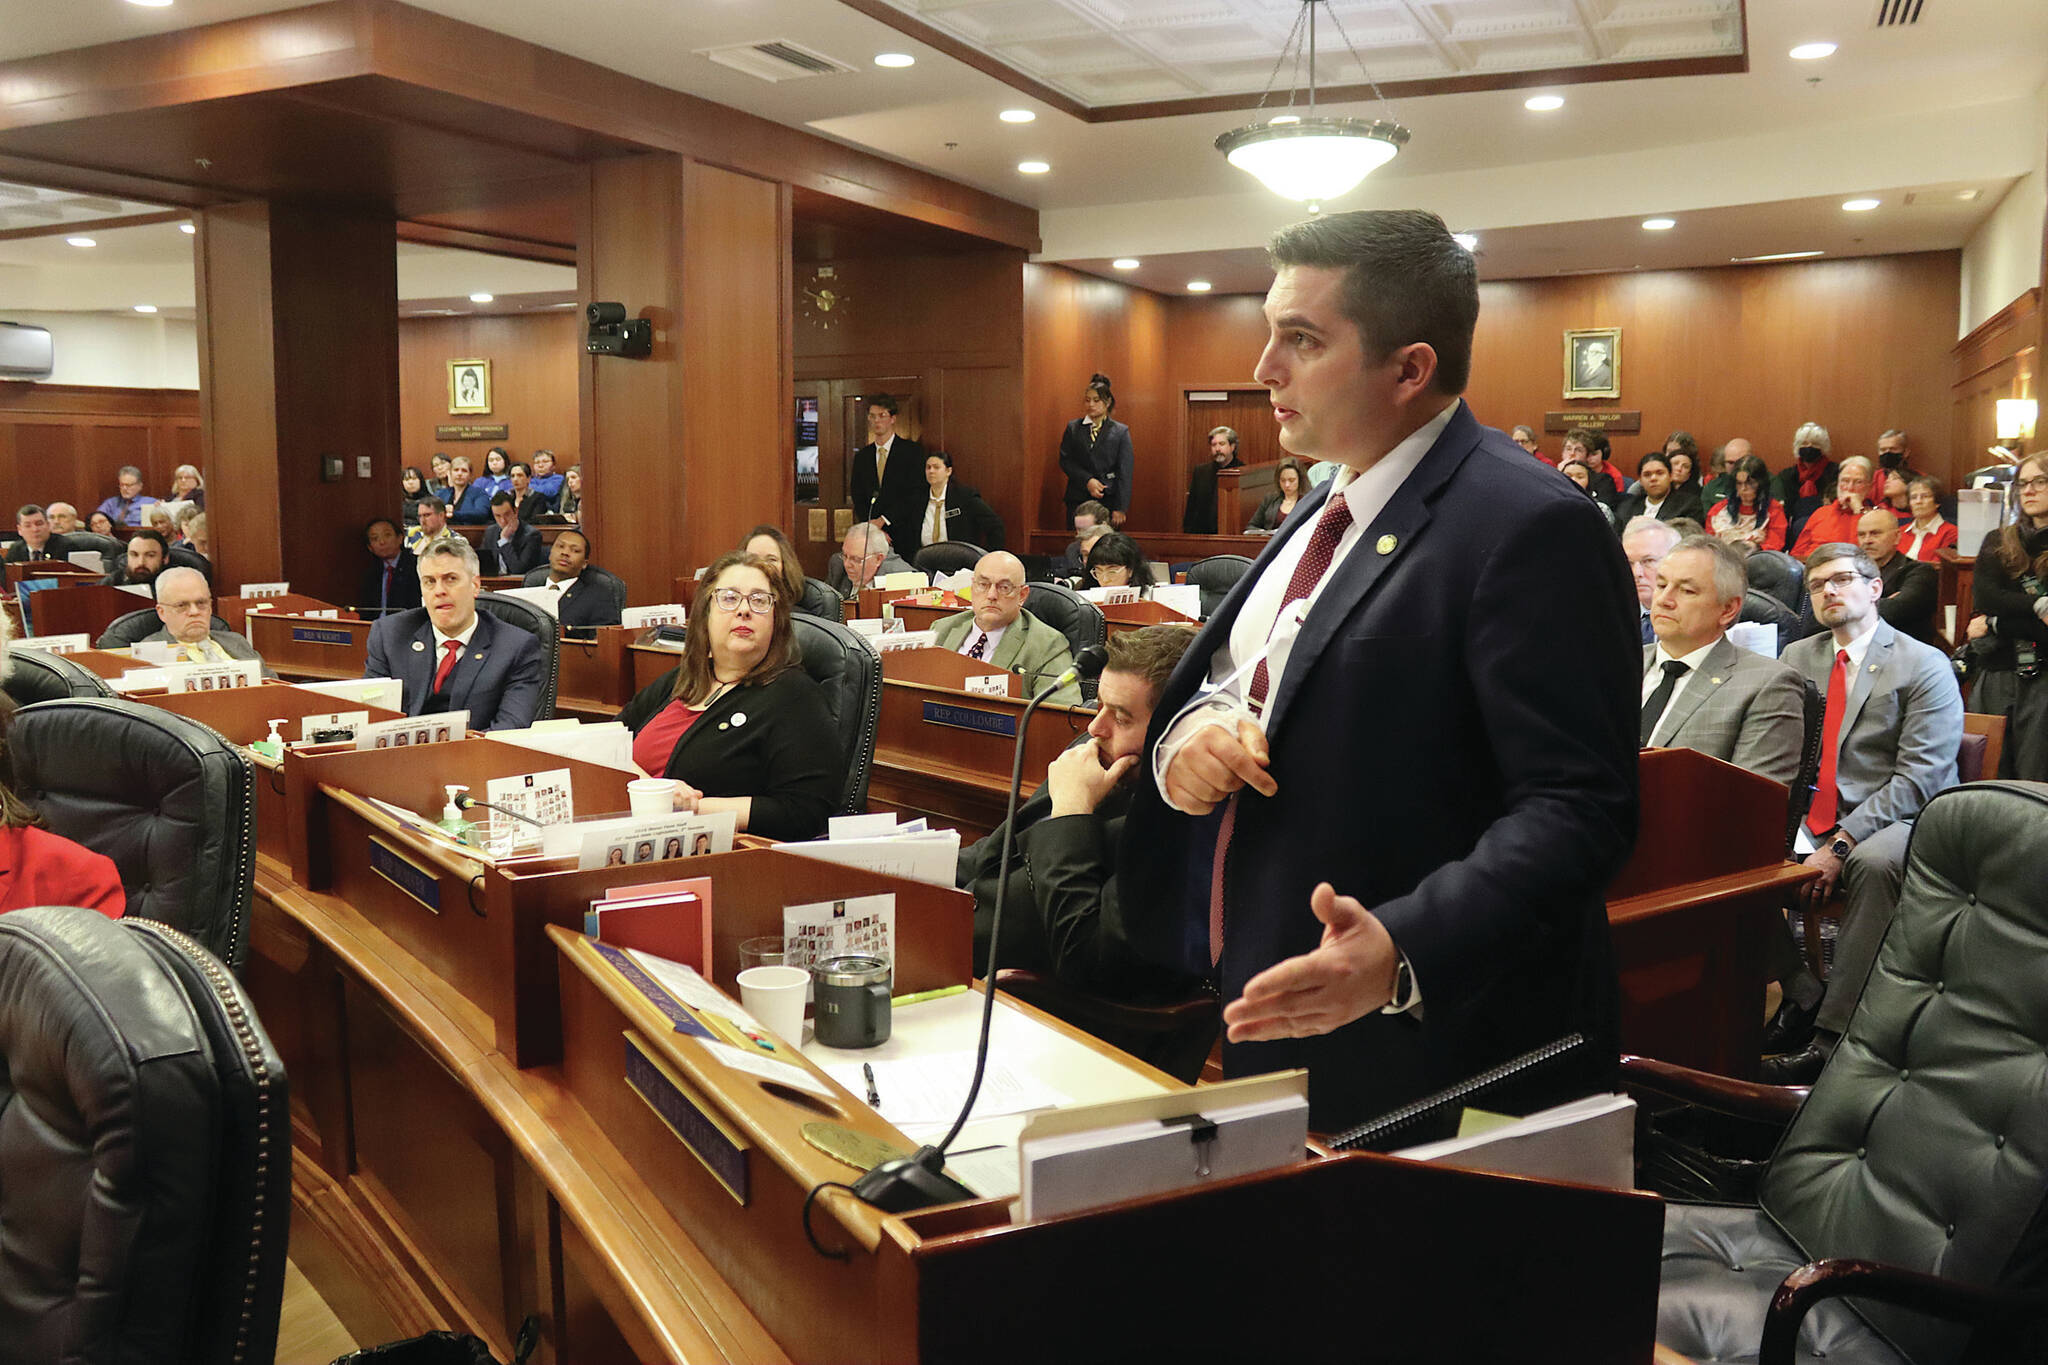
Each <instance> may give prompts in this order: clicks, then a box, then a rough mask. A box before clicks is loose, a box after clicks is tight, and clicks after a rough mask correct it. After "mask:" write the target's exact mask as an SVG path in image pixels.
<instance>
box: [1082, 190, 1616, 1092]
mask: <svg viewBox="0 0 2048 1365" xmlns="http://www.w3.org/2000/svg"><path fill="white" fill-rule="evenodd" d="M1271 256H1272V260H1273V264H1274V266H1275V268H1276V271H1277V275H1276V278H1275V280H1274V282H1273V287H1272V289H1271V291H1270V292H1269V293H1268V294H1267V296H1266V306H1265V313H1266V320H1267V324H1268V328H1269V339H1268V341H1267V343H1266V348H1265V351H1264V354H1263V355H1262V356H1261V357H1260V358H1259V362H1258V367H1257V369H1256V370H1255V371H1254V377H1255V378H1257V379H1258V380H1259V382H1260V383H1262V384H1264V385H1265V386H1266V388H1267V390H1268V391H1269V393H1270V394H1271V398H1272V403H1273V408H1274V412H1275V415H1276V416H1277V417H1278V419H1279V423H1280V443H1281V445H1282V446H1283V447H1285V448H1286V449H1287V450H1288V451H1289V452H1291V453H1292V454H1295V455H1298V456H1300V457H1302V458H1303V459H1305V460H1306V459H1316V460H1334V461H1338V462H1340V463H1341V465H1342V466H1343V468H1341V469H1340V470H1339V471H1338V473H1337V474H1336V476H1335V477H1334V478H1332V479H1331V480H1330V481H1329V482H1328V483H1327V484H1325V485H1323V486H1322V487H1321V488H1318V489H1317V490H1316V491H1315V492H1313V493H1311V494H1310V495H1309V496H1308V497H1307V498H1305V499H1304V500H1303V502H1302V505H1301V507H1300V508H1299V509H1298V511H1297V512H1296V514H1295V515H1294V516H1293V517H1292V518H1291V519H1290V520H1289V522H1288V523H1287V526H1286V527H1284V528H1282V530H1281V532H1280V534H1278V535H1276V536H1274V537H1273V540H1272V542H1271V543H1269V544H1268V545H1267V546H1266V548H1265V550H1264V552H1263V553H1262V554H1261V555H1260V556H1259V559H1258V562H1257V563H1256V564H1254V565H1253V567H1252V569H1251V571H1250V572H1249V573H1247V574H1246V575H1245V576H1244V578H1243V579H1241V580H1240V581H1239V582H1238V584H1237V586H1236V588H1234V589H1233V590H1232V591H1231V593H1230V596H1229V597H1228V598H1226V599H1225V600H1224V602H1223V604H1222V606H1220V607H1219V608H1218V609H1217V610H1216V612H1215V614H1214V615H1213V616H1212V617H1211V618H1210V620H1209V623H1208V625H1207V626H1206V627H1205V628H1204V629H1203V631H1202V633H1201V635H1200V637H1199V638H1198V639H1197V640H1196V642H1195V645H1194V647H1193V648H1191V649H1190V650H1189V652H1188V656H1187V658H1186V659H1185V660H1183V661H1182V664H1181V666H1180V667H1179V668H1178V669H1177V670H1175V672H1174V674H1173V677H1172V678H1171V679H1170V680H1169V682H1168V684H1167V687H1166V690H1165V692H1164V694H1163V695H1162V696H1161V698H1160V702H1159V706H1158V708H1157V710H1156V711H1155V713H1154V719H1153V722H1152V727H1151V736H1150V738H1151V742H1152V745H1153V750H1152V756H1151V765H1152V773H1153V779H1154V781H1153V783H1152V784H1148V785H1146V786H1144V787H1143V788H1142V789H1141V790H1140V792H1139V794H1138V796H1137V799H1136V800H1135V801H1134V802H1133V804H1132V810H1131V815H1130V819H1129V823H1128V825H1127V826H1126V828H1125V834H1124V840H1123V860H1122V862H1121V864H1120V869H1119V873H1118V875H1119V877H1120V879H1121V881H1122V884H1123V885H1124V886H1125V887H1127V888H1132V889H1133V892H1135V889H1136V888H1141V887H1142V888H1144V890H1145V894H1146V896H1147V903H1146V904H1145V905H1144V906H1142V907H1137V908H1134V910H1133V911H1132V912H1131V913H1130V914H1127V919H1129V920H1130V921H1131V931H1132V933H1133V936H1134V938H1135V940H1136V941H1137V943H1138V945H1139V946H1140V947H1141V949H1143V950H1144V951H1145V952H1147V953H1148V955H1150V956H1153V957H1155V958H1157V959H1158V960H1160V961H1161V962H1162V963H1164V964H1167V965H1178V966H1180V967H1182V968H1183V969H1189V970H1195V971H1202V972H1207V971H1211V970H1212V969H1213V971H1214V973H1215V974H1216V976H1217V977H1218V978H1219V984H1220V987H1221V993H1222V997H1223V999H1224V1001H1225V1002H1226V1004H1225V1009H1224V1022H1225V1024H1226V1026H1227V1029H1228V1035H1229V1037H1228V1041H1227V1042H1226V1044H1225V1048H1224V1055H1223V1062H1224V1070H1225V1072H1226V1073H1228V1074H1231V1075H1244V1074H1247V1073H1252V1072H1260V1071H1267V1070H1272V1069H1274V1068H1279V1067H1292V1066H1306V1067H1307V1068H1308V1071H1309V1105H1310V1121H1311V1124H1312V1126H1314V1127H1315V1128H1317V1129H1334V1128H1340V1127H1343V1126H1345V1125H1349V1124H1352V1123H1356V1122H1358V1121H1360V1120H1362V1119H1366V1118H1369V1117H1372V1116H1374V1115H1377V1114H1380V1113H1383V1112H1385V1111H1386V1110H1388V1109H1391V1108H1393V1107H1395V1106H1397V1105H1399V1104H1402V1103H1404V1102H1406V1101H1409V1100H1412V1099H1416V1098H1418V1097H1420V1096H1422V1095H1425V1094H1428V1093H1430V1092H1432V1091H1434V1090H1436V1089H1439V1088H1441V1087H1443V1086H1446V1085H1449V1084H1451V1083H1453V1082H1456V1081H1458V1080H1461V1079H1463V1078H1465V1077H1468V1076H1470V1075H1472V1074H1474V1073H1476V1072H1479V1071H1482V1070H1485V1069H1486V1068H1488V1067H1491V1066H1494V1065H1496V1064H1498V1063H1500V1062H1503V1061H1506V1060H1508V1059H1509V1058H1512V1057H1514V1056H1516V1055H1518V1054H1520V1053H1522V1052H1524V1051H1527V1050H1529V1049H1532V1048H1535V1047H1538V1046H1540V1045H1542V1044H1544V1043H1548V1042H1551V1041H1553V1040H1555V1039H1557V1038H1559V1037H1561V1036H1563V1035H1566V1034H1569V1033H1572V1032H1574V1031H1578V1032H1581V1033H1584V1034H1585V1035H1586V1036H1587V1038H1588V1039H1589V1040H1590V1041H1591V1044H1592V1046H1591V1047H1590V1048H1589V1049H1586V1050H1585V1052H1584V1053H1583V1057H1582V1061H1581V1062H1580V1063H1578V1064H1575V1065H1573V1066H1568V1067H1565V1068H1560V1069H1559V1070H1557V1071H1553V1072H1549V1073H1546V1074H1543V1075H1541V1076H1539V1077H1537V1078H1536V1079H1535V1080H1534V1081H1533V1082H1532V1083H1529V1084H1525V1085H1523V1086H1521V1087H1518V1093H1516V1094H1514V1095H1512V1096H1511V1097H1510V1098H1509V1099H1508V1100H1504V1101H1503V1103H1506V1104H1511V1105H1513V1106H1515V1107H1516V1108H1517V1112H1519V1111H1520V1107H1524V1106H1528V1105H1533V1104H1542V1103H1546V1102H1554V1101H1556V1100H1559V1099H1561V1098H1565V1097H1568V1096H1571V1095H1574V1094H1584V1093H1586V1092H1587V1091H1588V1090H1591V1089H1594V1088H1596V1087H1598V1086H1601V1085H1603V1084H1605V1083H1607V1081H1608V1078H1609V1076H1610V1075H1611V1073H1612V1070H1613V1067H1614V1060H1615V1054H1616V1049H1617V1031H1618V1024H1617V1011H1618V1006H1617V998H1616V997H1617V986H1616V982H1615V975H1614V963H1613V956H1612V948H1611V945H1610V942H1609V939H1608V931H1607V914H1606V908H1605V905H1604V903H1603V899H1602V891H1603V889H1604V887H1605V886H1606V884H1607V882H1608V880H1609V878H1610V877H1612V876H1613V874H1614V872H1615V871H1616V869H1618V868H1619V867H1620V866H1621V864H1622V862H1623V860H1624V859H1625V858H1626V857H1627V855H1628V853H1629V850H1630V848H1631V847H1632V845H1633V842H1634V838H1635V828H1636V729H1637V724H1638V714H1637V713H1638V711H1639V709H1640V707H1639V703H1638V699H1637V695H1636V693H1637V688H1638V679H1639V678H1640V670H1641V663H1640V655H1639V652H1638V650H1639V647H1638V646H1637V645H1636V644H1635V643H1633V642H1634V639H1635V633H1634V632H1633V631H1632V630H1631V629H1630V624H1629V623H1630V619H1631V617H1633V616H1634V615H1635V602H1634V601H1633V594H1632V593H1631V592H1630V583H1629V574H1628V569H1627V567H1626V566H1625V565H1624V563H1623V562H1622V557H1621V554H1620V553H1619V549H1618V546H1617V545H1616V543H1615V538H1614V536H1613V535H1612V534H1611V533H1607V532H1606V527H1605V518H1604V517H1603V516H1602V515H1601V514H1600V512H1599V511H1598V509H1596V508H1594V507H1592V506H1590V505H1589V504H1588V502H1587V500H1586V499H1585V498H1584V497H1583V496H1582V495H1581V494H1580V493H1579V490H1577V489H1576V488H1573V487H1572V486H1571V485H1570V484H1569V483H1568V482H1566V481H1565V480H1562V479H1558V478H1555V477H1554V476H1553V475H1552V474H1551V473H1550V471H1548V470H1546V469H1544V468H1543V467H1542V466H1541V465H1539V464H1537V463H1536V462H1535V461H1533V460H1531V459H1530V458H1529V457H1528V456H1527V455H1526V454H1524V453H1523V452H1522V451H1521V450H1520V449H1518V448H1516V447H1515V446H1514V445H1512V444H1510V443H1509V441H1508V439H1507V438H1506V437H1505V436H1503V435H1501V434H1500V433H1498V432H1496V431H1493V430H1490V429H1487V428H1483V427H1481V426H1480V425H1479V422H1478V421H1477V419H1475V418H1474V417H1473V415H1472V413H1471V411H1470V410H1469V409H1468V408H1467V407H1466V406H1465V405H1464V403H1463V402H1462V401H1460V399H1459V397H1458V395H1459V394H1460V393H1461V392H1462V391H1463V390H1464V388H1465V385H1466V381H1467V378H1468V374H1469V370H1470V368H1471V353H1472V350H1471V348H1472V333H1473V328H1474V325H1475V323H1476V321H1477V317H1478V311H1479V292H1478V281H1477V271H1476V268H1475V266H1474V263H1473V260H1472V256H1471V253H1469V252H1467V251H1465V250H1464V249H1463V248H1462V247H1460V246H1458V244H1457V243H1456V242H1455V241H1453V240H1452V238H1451V235H1450V233H1449V232H1448V231H1447V230H1446V228H1445V227H1444V224H1443V222H1442V221H1441V220H1440V219H1438V218H1437V217H1435V216H1434V215H1433V214H1428V213H1420V212H1408V211H1399V212H1396V211H1377V212H1364V213H1344V214H1333V215H1329V216H1326V217H1322V218H1316V219H1311V220H1310V221H1308V222H1305V223H1299V224H1296V225H1295V226H1293V227H1290V228H1287V229H1284V230H1283V231H1281V232H1280V233H1279V234H1278V235H1277V236H1276V237H1275V238H1274V239H1273V242H1272V245H1271ZM1559 584H1570V585H1571V588H1572V590H1571V591H1569V592H1564V591H1559V590H1558V585H1559ZM1560 660H1570V661H1571V663H1570V666H1569V667H1563V666H1560V663H1559V661H1560ZM1127 894H1130V893H1127Z"/></svg>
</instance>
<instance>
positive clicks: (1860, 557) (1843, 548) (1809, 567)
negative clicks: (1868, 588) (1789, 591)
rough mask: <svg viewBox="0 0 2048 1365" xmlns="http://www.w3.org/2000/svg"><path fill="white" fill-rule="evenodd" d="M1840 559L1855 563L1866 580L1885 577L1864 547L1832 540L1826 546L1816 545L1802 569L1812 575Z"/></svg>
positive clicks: (1857, 569)
mask: <svg viewBox="0 0 2048 1365" xmlns="http://www.w3.org/2000/svg"><path fill="white" fill-rule="evenodd" d="M1838 559H1847V560H1852V561H1854V563H1855V565H1856V572H1857V573H1860V574H1862V575H1863V576H1864V577H1865V578H1869V579H1878V578H1882V577H1884V574H1883V573H1882V572H1881V571H1880V570H1879V569H1878V567H1877V561H1876V560H1874V559H1872V558H1871V557H1870V556H1869V555H1867V554H1865V553H1863V547H1862V546H1860V545H1851V544H1850V543H1849V542H1848V541H1846V540H1831V541H1829V542H1828V543H1827V544H1825V545H1816V546H1815V547H1814V549H1813V553H1812V554H1810V555H1808V556H1807V557H1806V563H1805V564H1803V565H1801V566H1800V567H1801V568H1803V569H1804V570H1805V571H1806V572H1807V573H1812V572H1813V571H1814V570H1815V569H1818V568H1819V567H1820V566H1821V565H1823V564H1832V563H1834V562H1835V561H1836V560H1838Z"/></svg>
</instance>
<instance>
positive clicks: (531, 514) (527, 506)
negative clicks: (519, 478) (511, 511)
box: [513, 493, 555, 526]
mask: <svg viewBox="0 0 2048 1365" xmlns="http://www.w3.org/2000/svg"><path fill="white" fill-rule="evenodd" d="M513 496H514V497H518V495H517V494H516V493H515V494H514V495H513ZM554 510H555V504H554V501H553V499H551V498H549V497H548V495H547V494H545V493H528V494H527V495H526V496H525V497H524V498H522V499H520V501H519V520H521V521H522V522H525V523H526V524H527V525H529V526H531V525H532V524H533V523H534V522H536V521H539V520H540V519H541V518H542V517H544V516H546V515H547V514H548V513H550V512H552V511H554Z"/></svg>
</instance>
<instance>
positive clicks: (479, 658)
mask: <svg viewBox="0 0 2048 1365" xmlns="http://www.w3.org/2000/svg"><path fill="white" fill-rule="evenodd" d="M469 657H470V658H472V659H474V660H476V661H477V662H478V663H482V662H483V661H484V652H483V651H482V650H478V651H477V652H476V653H474V654H472V655H470V656H469Z"/></svg>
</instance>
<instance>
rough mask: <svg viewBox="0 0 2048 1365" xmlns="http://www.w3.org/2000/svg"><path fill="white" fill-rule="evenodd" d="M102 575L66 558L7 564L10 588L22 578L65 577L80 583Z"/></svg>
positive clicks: (97, 579) (92, 581)
mask: <svg viewBox="0 0 2048 1365" xmlns="http://www.w3.org/2000/svg"><path fill="white" fill-rule="evenodd" d="M108 567H109V568H112V567H113V566H112V565H109V566H108ZM103 577H105V575H104V574H96V573H94V572H93V571H92V570H91V569H88V568H86V567H85V566H84V565H83V564H73V563H72V562H71V561H70V560H68V559H38V560H35V561H33V562H30V561H28V560H22V561H21V562H20V563H15V564H9V565H8V566H7V583H8V586H9V587H10V588H11V587H12V586H13V585H14V584H16V583H19V582H21V581H22V580H23V579H24V578H67V579H77V580H78V581H79V582H80V583H97V582H99V581H100V579H102V578H103Z"/></svg>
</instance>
